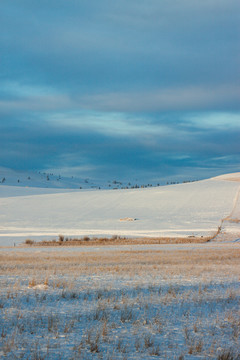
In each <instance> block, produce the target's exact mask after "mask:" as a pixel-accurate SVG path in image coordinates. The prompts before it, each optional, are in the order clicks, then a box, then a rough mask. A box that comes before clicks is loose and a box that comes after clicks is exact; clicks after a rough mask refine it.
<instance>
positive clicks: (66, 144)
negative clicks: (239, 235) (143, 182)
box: [0, 0, 240, 177]
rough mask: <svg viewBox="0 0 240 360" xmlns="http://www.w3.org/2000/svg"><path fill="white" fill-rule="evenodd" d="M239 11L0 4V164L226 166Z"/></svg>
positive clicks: (202, 6) (203, 4)
mask: <svg viewBox="0 0 240 360" xmlns="http://www.w3.org/2000/svg"><path fill="white" fill-rule="evenodd" d="M239 11H240V3H239V1H238V0H228V1H226V0H208V1H200V0H193V1H191V2H190V1H189V0H181V1H180V0H176V1H172V2H169V1H167V0H162V1H158V0H148V1H147V0H140V1H139V0H122V1H121V2H118V1H115V2H114V1H112V2H109V1H108V0H102V1H97V0H93V1H87V0H82V1H75V0H69V1H67V2H66V1H65V0H52V1H50V2H49V1H45V0H42V1H40V2H39V1H37V0H21V2H19V1H18V0H11V1H7V0H2V1H1V2H0V50H1V54H2V56H1V69H0V79H1V88H0V141H1V144H2V148H3V149H4V151H2V152H1V153H0V161H1V164H5V166H10V167H19V168H40V169H44V168H52V169H54V168H55V169H60V168H62V169H64V168H65V169H75V170H74V171H76V172H77V171H82V172H84V173H86V172H87V171H89V173H91V174H92V175H94V174H95V175H99V176H100V174H102V175H104V174H105V175H106V174H110V173H112V172H114V173H115V174H118V173H119V174H122V175H124V174H125V175H127V174H129V173H131V174H132V175H133V176H134V174H139V175H140V174H142V176H143V175H144V174H145V173H146V174H149V176H152V177H157V176H158V174H163V173H164V174H167V173H172V174H173V173H176V172H178V173H179V172H181V171H182V173H184V172H185V170H184V169H187V170H186V171H190V170H191V169H195V170H194V171H198V172H199V173H200V169H201V168H202V169H203V168H204V169H205V170H204V173H206V172H207V171H209V172H210V168H211V167H213V169H215V171H220V170H219V169H221V166H222V167H223V168H224V169H227V170H229V169H230V168H231V167H232V169H235V168H236V167H237V164H238V163H239V160H240V159H239V155H238V153H239V123H240V122H239V110H240V109H239V104H240V103H239V98H240V86H239V81H240V76H239V75H240V73H239V64H238V62H239V40H240V39H239V34H240V31H239V30H240V29H239V19H238V14H239ZM213 171H214V170H213ZM222 171H224V170H222Z"/></svg>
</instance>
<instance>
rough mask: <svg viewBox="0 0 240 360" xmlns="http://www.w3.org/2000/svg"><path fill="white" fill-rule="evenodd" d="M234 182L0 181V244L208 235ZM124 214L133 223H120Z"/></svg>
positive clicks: (229, 203) (231, 196)
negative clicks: (132, 185)
mask: <svg viewBox="0 0 240 360" xmlns="http://www.w3.org/2000/svg"><path fill="white" fill-rule="evenodd" d="M239 175H240V174H238V175H236V177H237V178H240V176H239ZM239 186H240V184H239V182H238V181H231V180H225V179H222V178H220V179H218V178H213V179H209V180H204V181H199V182H195V183H188V184H180V185H171V186H163V187H156V188H145V189H131V190H130V189H128V190H75V191H74V190H68V191H67V190H54V189H51V190H50V189H38V188H36V189H34V188H31V189H30V188H15V187H13V186H11V187H9V186H5V185H2V186H1V187H0V239H1V240H0V243H1V245H7V244H8V240H9V239H11V240H12V239H16V241H17V239H20V238H21V239H23V238H27V237H31V238H34V237H42V236H48V237H56V236H58V235H59V234H63V235H66V236H81V235H126V236H189V235H195V236H205V235H210V234H213V233H214V232H215V231H216V230H217V227H218V226H219V225H220V223H221V219H223V218H225V217H227V216H228V215H229V214H230V213H231V212H232V210H233V207H234V205H236V203H238V202H237V200H238V199H237V193H238V190H239ZM49 192H50V193H49ZM235 207H236V206H235ZM236 208H237V207H236ZM125 218H130V219H134V221H120V219H125ZM11 244H12V242H11Z"/></svg>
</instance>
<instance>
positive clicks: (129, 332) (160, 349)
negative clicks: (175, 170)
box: [0, 243, 240, 360]
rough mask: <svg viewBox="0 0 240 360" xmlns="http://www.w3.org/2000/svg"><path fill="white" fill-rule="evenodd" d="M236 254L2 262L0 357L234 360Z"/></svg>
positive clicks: (64, 250) (33, 257)
mask: <svg viewBox="0 0 240 360" xmlns="http://www.w3.org/2000/svg"><path fill="white" fill-rule="evenodd" d="M239 260H240V247H239V244H238V243H235V244H211V243H206V244H182V245H169V246H168V247H167V246H166V247H164V245H148V246H147V245H142V246H137V245H136V246H134V247H133V246H132V247H131V246H114V247H113V246H105V247H97V246H95V247H94V246H92V247H77V248H76V247H58V248H56V247H51V248H49V247H30V248H27V247H26V248H12V249H3V251H1V254H0V265H1V274H0V281H1V287H0V345H1V348H0V357H2V358H5V359H9V360H10V359H29V360H30V359H34V360H37V359H38V360H40V359H46V360H47V359H54V360H55V359H109V360H110V359H156V358H159V359H177V360H180V359H181V360H183V359H218V360H231V359H239V358H240V351H239V348H240V308H239V299H240V288H239V275H240V261H239Z"/></svg>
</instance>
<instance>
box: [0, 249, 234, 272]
mask: <svg viewBox="0 0 240 360" xmlns="http://www.w3.org/2000/svg"><path fill="white" fill-rule="evenodd" d="M19 273H21V274H25V275H37V274H41V276H42V277H44V278H45V277H47V276H50V275H51V274H59V273H62V274H64V275H67V274H69V275H72V276H73V275H74V274H76V275H78V274H101V273H112V274H113V273H118V274H119V275H121V274H128V275H131V276H134V274H138V275H139V274H141V273H144V274H146V273H148V274H151V275H153V276H154V275H155V276H157V275H159V274H161V276H170V275H171V276H174V275H182V276H187V277H189V276H190V277H192V276H200V277H202V276H212V277H214V276H220V275H223V276H228V274H229V275H231V276H234V275H239V274H240V249H239V248H238V247H236V246H235V247H233V248H231V247H230V248H219V249H218V248H216V247H215V248H213V249H211V248H206V249H204V248H199V249H198V250H195V251H193V250H171V251H164V250H144V251H141V250H134V248H133V249H132V250H114V249H110V250H109V249H108V250H107V251H100V252H98V251H87V252H79V253H76V252H75V251H71V250H70V249H69V250H68V251H67V252H66V251H64V250H61V251H56V252H55V251H50V252H46V251H43V250H42V251H41V250H40V251H37V252H36V251H34V249H33V251H31V250H29V251H28V252H22V251H18V250H16V251H14V252H9V253H5V254H0V275H9V274H13V275H14V274H15V275H16V274H19Z"/></svg>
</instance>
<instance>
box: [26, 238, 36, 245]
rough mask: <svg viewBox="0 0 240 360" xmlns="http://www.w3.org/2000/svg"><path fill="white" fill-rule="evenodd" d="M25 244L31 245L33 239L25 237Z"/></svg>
mask: <svg viewBox="0 0 240 360" xmlns="http://www.w3.org/2000/svg"><path fill="white" fill-rule="evenodd" d="M25 244H26V245H33V244H34V241H33V240H31V239H26V240H25Z"/></svg>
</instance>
